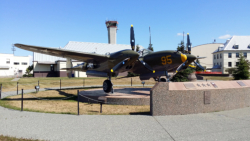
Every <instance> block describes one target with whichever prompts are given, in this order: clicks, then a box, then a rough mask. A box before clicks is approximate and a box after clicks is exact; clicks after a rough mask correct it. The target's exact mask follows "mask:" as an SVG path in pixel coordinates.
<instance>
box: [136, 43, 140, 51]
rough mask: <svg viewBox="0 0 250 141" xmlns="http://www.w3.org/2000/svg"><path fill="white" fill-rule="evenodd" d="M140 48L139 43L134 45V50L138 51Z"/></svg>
mask: <svg viewBox="0 0 250 141" xmlns="http://www.w3.org/2000/svg"><path fill="white" fill-rule="evenodd" d="M139 50H140V46H139V44H137V45H136V52H138V51H139Z"/></svg>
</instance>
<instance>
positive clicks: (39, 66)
mask: <svg viewBox="0 0 250 141" xmlns="http://www.w3.org/2000/svg"><path fill="white" fill-rule="evenodd" d="M33 65H34V67H33V68H34V72H35V71H36V72H37V71H38V72H39V71H50V65H47V64H38V63H37V62H33Z"/></svg>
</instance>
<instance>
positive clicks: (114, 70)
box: [110, 58, 130, 72]
mask: <svg viewBox="0 0 250 141" xmlns="http://www.w3.org/2000/svg"><path fill="white" fill-rule="evenodd" d="M129 60H130V58H126V59H124V60H123V61H121V62H119V63H118V64H116V65H115V66H114V67H113V68H112V69H111V70H110V71H111V72H116V71H117V70H119V69H120V68H121V67H123V65H124V64H126V62H127V61H129Z"/></svg>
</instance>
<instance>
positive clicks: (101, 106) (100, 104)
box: [100, 102, 102, 113]
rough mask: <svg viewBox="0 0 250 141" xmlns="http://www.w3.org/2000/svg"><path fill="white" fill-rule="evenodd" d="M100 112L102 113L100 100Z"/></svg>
mask: <svg viewBox="0 0 250 141" xmlns="http://www.w3.org/2000/svg"><path fill="white" fill-rule="evenodd" d="M100 113H102V102H100Z"/></svg>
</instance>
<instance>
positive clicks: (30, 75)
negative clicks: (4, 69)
mask: <svg viewBox="0 0 250 141" xmlns="http://www.w3.org/2000/svg"><path fill="white" fill-rule="evenodd" d="M23 77H33V74H29V75H27V74H24V75H23Z"/></svg>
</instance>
